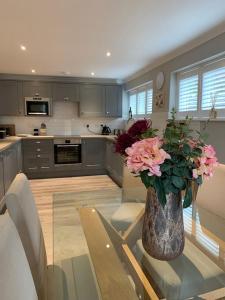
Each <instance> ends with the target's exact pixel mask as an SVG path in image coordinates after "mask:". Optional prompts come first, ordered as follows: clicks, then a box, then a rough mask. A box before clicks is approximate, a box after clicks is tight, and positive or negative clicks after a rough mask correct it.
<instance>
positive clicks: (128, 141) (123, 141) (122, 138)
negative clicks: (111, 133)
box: [115, 133, 138, 155]
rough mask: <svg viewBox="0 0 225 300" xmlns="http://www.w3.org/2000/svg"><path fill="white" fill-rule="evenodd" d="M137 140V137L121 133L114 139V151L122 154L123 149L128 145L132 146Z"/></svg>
mask: <svg viewBox="0 0 225 300" xmlns="http://www.w3.org/2000/svg"><path fill="white" fill-rule="evenodd" d="M137 141H138V139H137V138H134V137H132V136H130V135H129V134H127V133H123V134H121V135H119V136H118V137H117V139H116V142H115V151H116V152H117V153H120V154H122V155H124V154H126V153H125V150H126V149H127V148H128V147H130V146H132V145H133V144H134V143H135V142H137Z"/></svg>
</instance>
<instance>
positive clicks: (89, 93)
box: [79, 84, 105, 117]
mask: <svg viewBox="0 0 225 300" xmlns="http://www.w3.org/2000/svg"><path fill="white" fill-rule="evenodd" d="M79 98H80V107H79V110H80V116H81V117H85V116H90V117H102V116H104V115H105V89H104V86H102V85H97V84H83V85H80V89H79Z"/></svg>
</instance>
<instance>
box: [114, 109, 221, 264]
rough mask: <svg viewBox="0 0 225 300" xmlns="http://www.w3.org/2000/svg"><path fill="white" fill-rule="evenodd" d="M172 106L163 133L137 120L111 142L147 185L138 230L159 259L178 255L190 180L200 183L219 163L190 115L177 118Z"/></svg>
mask: <svg viewBox="0 0 225 300" xmlns="http://www.w3.org/2000/svg"><path fill="white" fill-rule="evenodd" d="M175 114H176V112H175V110H172V113H171V116H172V118H171V119H170V120H168V122H167V126H166V128H165V130H164V132H163V135H162V137H160V136H159V135H158V133H157V130H156V129H153V128H152V127H151V122H150V121H148V120H146V119H144V120H138V121H137V122H135V123H134V124H133V125H132V126H131V127H130V129H129V130H128V131H127V132H125V133H123V134H121V135H120V136H119V137H118V138H117V140H116V143H115V150H116V152H118V153H120V154H122V155H124V156H125V157H126V158H125V163H126V165H127V168H128V169H129V170H130V172H132V173H133V174H134V175H135V176H139V177H140V179H141V180H142V182H143V184H144V185H145V187H146V189H147V200H146V207H145V215H144V222H143V230H142V243H143V247H144V248H145V250H146V251H147V252H148V253H149V254H150V255H151V256H152V257H155V258H157V259H160V260H171V259H174V258H175V257H177V256H179V255H180V254H181V253H182V251H183V248H184V225H183V210H182V208H187V207H189V206H190V205H191V203H192V201H193V195H194V193H193V185H195V186H199V185H201V184H202V180H203V178H204V177H206V178H209V177H211V176H212V175H213V170H214V167H215V166H217V164H218V162H217V158H216V153H215V150H214V148H213V147H212V146H211V145H207V144H205V142H204V141H203V138H202V136H201V134H200V133H199V132H196V131H193V130H191V129H190V121H191V120H190V119H189V118H188V117H187V118H186V120H185V121H183V122H178V121H176V118H175Z"/></svg>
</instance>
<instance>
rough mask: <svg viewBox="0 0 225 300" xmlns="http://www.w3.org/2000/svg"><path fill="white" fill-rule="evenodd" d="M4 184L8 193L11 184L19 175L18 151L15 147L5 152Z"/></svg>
mask: <svg viewBox="0 0 225 300" xmlns="http://www.w3.org/2000/svg"><path fill="white" fill-rule="evenodd" d="M3 163H4V184H5V192H7V190H8V188H9V186H10V184H11V183H12V181H13V180H14V178H15V177H16V175H17V173H18V162H17V149H16V147H15V145H13V146H11V147H10V148H9V149H7V150H6V151H4V152H3Z"/></svg>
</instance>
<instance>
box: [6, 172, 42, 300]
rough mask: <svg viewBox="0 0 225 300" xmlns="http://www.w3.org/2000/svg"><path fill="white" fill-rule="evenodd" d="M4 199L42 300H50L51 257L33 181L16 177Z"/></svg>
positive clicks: (23, 177)
mask: <svg viewBox="0 0 225 300" xmlns="http://www.w3.org/2000/svg"><path fill="white" fill-rule="evenodd" d="M4 201H5V203H6V206H7V210H8V213H9V215H10V217H11V218H12V220H13V222H14V224H15V226H16V228H17V230H18V233H19V236H20V239H21V241H22V244H23V247H24V250H25V253H26V256H27V260H28V262H29V265H30V269H31V273H32V276H33V280H34V284H35V287H36V291H37V294H38V299H40V300H46V298H47V259H46V251H45V244H44V238H43V233H42V229H41V224H40V220H39V216H38V212H37V209H36V205H35V201H34V198H33V195H32V192H31V189H30V184H29V181H28V179H27V177H26V176H25V175H24V174H22V173H21V174H18V175H17V176H16V178H15V179H14V181H13V183H12V185H11V186H10V188H9V190H8V192H7V194H6V195H5V198H4ZM24 299H25V298H24ZM27 299H28V298H27Z"/></svg>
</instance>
